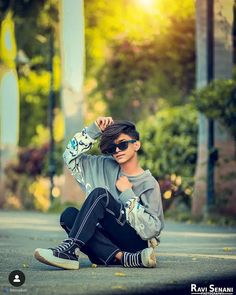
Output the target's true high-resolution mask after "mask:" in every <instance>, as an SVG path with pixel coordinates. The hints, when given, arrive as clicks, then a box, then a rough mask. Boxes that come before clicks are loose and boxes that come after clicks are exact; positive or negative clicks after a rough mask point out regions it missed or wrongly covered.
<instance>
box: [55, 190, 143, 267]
mask: <svg viewBox="0 0 236 295" xmlns="http://www.w3.org/2000/svg"><path fill="white" fill-rule="evenodd" d="M60 224H61V226H62V227H63V228H64V229H65V231H66V232H67V233H68V236H69V237H70V238H74V239H76V240H77V242H78V243H79V244H80V245H81V251H82V252H84V253H85V254H86V255H88V257H89V259H90V260H91V261H92V262H93V263H96V264H106V265H107V264H114V257H115V255H116V253H117V252H119V251H128V252H133V253H134V252H137V251H139V250H142V249H144V248H146V247H147V246H148V244H147V241H144V240H142V239H141V238H140V237H139V236H138V235H137V234H136V232H135V230H134V229H133V228H132V227H131V226H130V225H129V224H128V223H127V222H126V216H125V209H124V205H123V204H120V203H119V202H118V201H117V200H115V198H114V197H113V196H112V195H111V194H110V193H109V192H108V191H107V190H105V189H104V188H96V189H94V190H93V191H92V192H91V193H90V194H89V196H88V197H87V198H86V200H85V202H84V204H83V206H82V207H81V209H80V210H78V209H76V208H74V207H69V208H67V209H65V211H63V213H62V214H61V217H60Z"/></svg>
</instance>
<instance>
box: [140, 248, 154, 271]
mask: <svg viewBox="0 0 236 295" xmlns="http://www.w3.org/2000/svg"><path fill="white" fill-rule="evenodd" d="M141 259H142V264H143V266H145V267H150V268H151V267H156V266H157V258H156V253H155V249H153V248H151V247H150V248H146V249H144V250H142V251H141Z"/></svg>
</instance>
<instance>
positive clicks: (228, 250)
mask: <svg viewBox="0 0 236 295" xmlns="http://www.w3.org/2000/svg"><path fill="white" fill-rule="evenodd" d="M223 250H224V251H225V252H231V251H233V248H230V247H224V248H223Z"/></svg>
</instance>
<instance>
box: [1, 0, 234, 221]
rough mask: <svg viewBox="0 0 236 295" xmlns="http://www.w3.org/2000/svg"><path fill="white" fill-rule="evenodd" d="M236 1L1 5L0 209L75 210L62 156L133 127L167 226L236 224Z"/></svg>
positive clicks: (24, 0)
mask: <svg viewBox="0 0 236 295" xmlns="http://www.w3.org/2000/svg"><path fill="white" fill-rule="evenodd" d="M235 2H236V1H234V0H195V1H194V0H181V1H175V0H114V1H110V0H86V1H82V0H64V1H63V0H61V1H58V0H0V106H1V109H0V143H1V154H0V208H1V209H2V210H7V209H8V210H12V209H14V210H39V211H43V212H60V211H61V210H62V208H63V207H64V206H67V205H68V204H76V205H77V206H79V205H80V204H81V203H82V201H83V198H84V195H83V193H82V192H81V191H80V190H79V187H78V184H76V182H75V181H74V179H73V178H72V177H71V176H70V175H69V173H68V171H67V170H66V168H64V166H63V161H62V153H63V149H64V147H65V146H66V143H67V141H68V139H69V138H70V137H71V136H73V134H74V133H75V132H77V131H79V130H80V129H81V128H82V127H83V126H84V125H88V124H90V123H91V122H92V121H94V120H95V119H96V118H97V116H103V115H108V116H112V117H113V118H115V119H129V120H131V121H134V122H135V123H136V124H137V127H138V129H139V131H140V133H141V138H142V151H141V153H140V159H141V164H142V166H143V167H144V168H149V169H150V170H151V171H152V173H153V175H154V177H155V178H156V179H157V180H158V181H159V183H160V186H161V190H162V197H163V205H164V210H165V215H166V217H170V218H174V219H175V220H179V221H189V222H192V221H194V220H204V221H205V222H208V223H220V224H224V225H231V224H235V222H236V221H235V216H236V190H235V188H236V80H235V78H236V76H235V70H234V69H235V63H236V51H235V49H236V38H235V35H236V3H235ZM92 153H94V154H99V150H98V147H97V145H95V147H94V149H93V151H92Z"/></svg>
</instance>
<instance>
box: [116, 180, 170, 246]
mask: <svg viewBox="0 0 236 295" xmlns="http://www.w3.org/2000/svg"><path fill="white" fill-rule="evenodd" d="M120 197H121V201H122V202H123V203H125V204H126V206H127V207H128V208H127V210H126V215H127V220H128V222H129V223H130V225H131V226H132V227H133V228H134V229H135V230H136V232H137V233H138V234H139V235H140V237H141V238H142V239H144V240H149V239H151V238H153V237H158V236H159V235H160V232H161V230H162V229H163V227H164V217H163V208H162V200H161V193H160V187H159V184H158V183H157V182H156V183H155V185H154V186H153V187H152V188H149V189H147V190H146V191H144V192H143V193H142V194H141V196H139V198H138V197H137V196H135V194H134V192H133V190H132V189H131V188H130V189H127V190H126V191H124V192H123V193H122V194H121V195H120Z"/></svg>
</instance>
